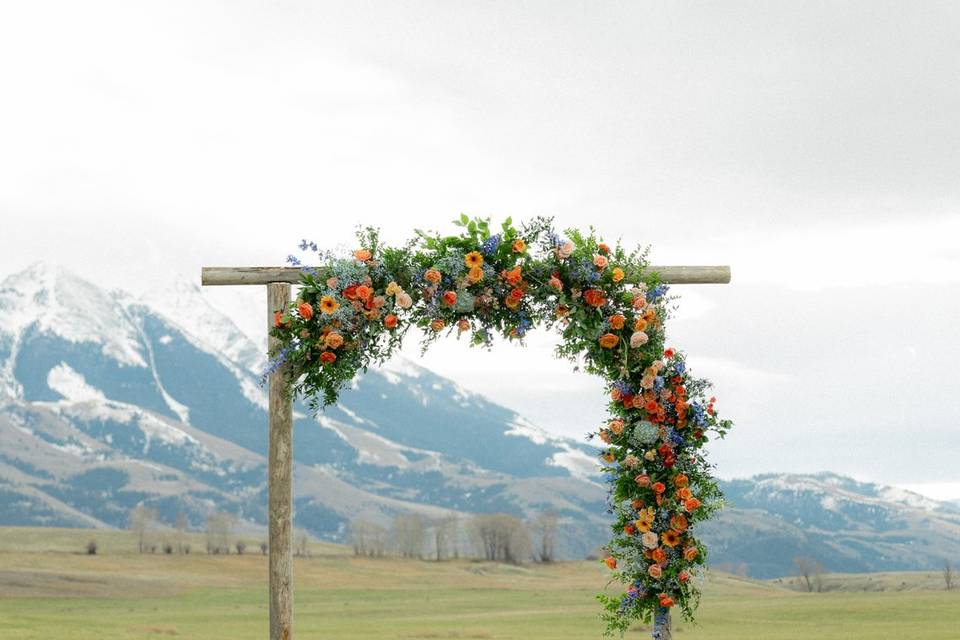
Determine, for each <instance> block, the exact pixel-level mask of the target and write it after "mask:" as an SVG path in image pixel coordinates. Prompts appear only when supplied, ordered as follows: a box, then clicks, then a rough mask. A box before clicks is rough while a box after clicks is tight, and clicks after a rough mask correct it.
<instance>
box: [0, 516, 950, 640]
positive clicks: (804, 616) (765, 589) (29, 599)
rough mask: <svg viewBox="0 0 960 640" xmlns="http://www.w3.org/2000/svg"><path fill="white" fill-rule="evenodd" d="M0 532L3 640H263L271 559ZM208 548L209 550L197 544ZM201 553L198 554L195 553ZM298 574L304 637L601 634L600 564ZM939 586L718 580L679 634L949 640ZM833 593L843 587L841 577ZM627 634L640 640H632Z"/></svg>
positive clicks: (306, 570)
mask: <svg viewBox="0 0 960 640" xmlns="http://www.w3.org/2000/svg"><path fill="white" fill-rule="evenodd" d="M90 537H91V532H88V531H79V532H78V531H69V530H47V529H40V530H37V529H29V530H28V529H0V639H2V640H7V639H10V640H13V639H17V640H29V639H33V638H36V639H40V638H43V639H49V638H58V639H59V638H64V639H77V640H85V639H90V640H93V639H96V640H104V639H108V638H153V639H156V638H165V637H170V638H196V639H214V638H217V639H219V638H231V639H237V640H243V639H246V638H251V639H253V638H256V639H257V640H260V639H262V638H265V637H266V629H267V609H266V604H265V603H266V592H265V586H264V585H265V583H266V559H265V558H264V557H263V556H261V555H260V554H259V551H257V553H256V555H250V554H248V555H244V556H235V555H234V556H207V555H205V554H191V555H190V556H177V555H173V556H165V555H139V554H135V553H131V552H130V550H131V549H132V548H133V540H132V538H131V537H130V534H128V533H125V532H99V531H98V532H96V533H95V537H96V539H97V541H98V543H99V544H100V548H101V554H99V555H96V556H87V555H84V554H82V553H81V550H82V548H83V547H84V545H85V544H86V542H87V540H88V539H89V538H90ZM198 542H199V541H198ZM198 546H202V544H199V545H198ZM311 551H312V553H313V554H314V555H313V557H311V558H298V559H297V560H296V561H295V565H294V578H295V585H296V596H295V619H296V625H295V633H294V637H295V638H323V639H325V640H326V639H331V640H333V639H336V640H341V639H342V640H348V639H349V640H364V639H368V638H369V639H373V638H376V639H377V640H383V639H385V638H406V639H417V638H420V639H443V638H456V639H466V638H477V639H479V638H490V639H508V638H509V639H514V638H515V639H530V640H537V639H547V638H550V639H567V638H570V639H572V638H578V639H579V638H597V637H599V636H600V632H601V627H600V624H599V622H598V621H597V617H596V615H597V611H598V608H597V604H596V602H595V600H594V594H595V593H596V592H597V591H598V590H600V589H602V588H603V586H604V582H605V579H604V573H603V571H602V570H601V568H600V567H599V566H598V564H597V563H588V562H571V563H558V564H556V565H552V566H540V565H529V566H523V567H511V566H503V565H495V564H489V563H479V562H468V561H458V562H442V563H432V562H420V561H413V560H399V559H385V560H369V559H357V558H353V557H351V556H349V555H346V554H345V553H344V551H345V550H344V549H343V548H342V547H337V546H335V545H320V544H318V545H315V546H314V547H313V548H312V549H311ZM932 577H934V574H878V575H877V576H851V577H850V578H849V583H848V584H847V585H846V586H847V587H848V588H857V587H856V585H858V584H864V585H865V586H867V587H871V588H877V585H878V584H879V585H883V587H882V588H884V589H887V590H874V591H834V592H830V593H824V594H806V593H799V592H797V591H794V590H791V589H786V588H784V587H783V586H781V585H779V584H777V583H775V582H774V583H771V582H756V581H751V580H745V579H740V578H736V577H732V576H728V575H722V574H718V575H713V576H710V578H709V579H708V580H707V583H706V584H705V585H704V592H705V593H704V599H703V603H702V605H701V608H700V616H699V624H698V625H697V626H690V625H688V624H685V623H682V622H681V623H680V624H679V625H678V626H679V629H678V630H677V632H676V634H675V635H676V637H677V638H686V639H689V640H694V639H697V638H710V639H712V640H725V639H728V638H729V639H733V638H736V639H737V640H742V639H744V638H763V639H770V640H778V639H787V638H797V639H799V638H804V639H806V638H811V637H817V638H818V639H831V638H837V639H841V638H842V639H854V640H856V639H860V638H864V639H866V638H870V639H882V638H897V639H898V640H903V639H912V638H916V639H918V640H919V639H931V640H932V639H944V640H947V639H950V640H954V639H956V638H958V637H960V631H958V630H960V591H953V592H949V593H948V592H945V591H942V590H934V589H933V587H934V586H937V585H936V582H935V581H933V580H932ZM831 580H834V581H836V582H837V583H839V582H842V581H843V580H844V578H843V577H835V576H834V577H831ZM628 637H632V638H642V637H645V630H644V629H641V628H637V629H635V630H632V631H631V632H630V633H629V634H628Z"/></svg>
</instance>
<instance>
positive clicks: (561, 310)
mask: <svg viewBox="0 0 960 640" xmlns="http://www.w3.org/2000/svg"><path fill="white" fill-rule="evenodd" d="M569 314H570V309H568V308H567V307H565V306H563V305H562V304H561V305H560V306H558V307H557V317H558V318H565V317H566V316H567V315H569Z"/></svg>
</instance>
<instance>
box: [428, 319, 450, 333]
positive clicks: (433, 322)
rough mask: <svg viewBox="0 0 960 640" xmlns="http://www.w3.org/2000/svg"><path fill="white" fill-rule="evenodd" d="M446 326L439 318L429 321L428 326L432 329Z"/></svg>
mask: <svg viewBox="0 0 960 640" xmlns="http://www.w3.org/2000/svg"><path fill="white" fill-rule="evenodd" d="M444 326H446V325H445V324H444V322H443V320H441V319H440V318H437V319H435V320H431V321H430V328H431V329H433V330H434V331H441V330H442V329H443V327H444Z"/></svg>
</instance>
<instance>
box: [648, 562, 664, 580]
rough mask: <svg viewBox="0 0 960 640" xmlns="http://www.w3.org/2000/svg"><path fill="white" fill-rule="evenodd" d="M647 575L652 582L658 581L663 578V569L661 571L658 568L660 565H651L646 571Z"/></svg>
mask: <svg viewBox="0 0 960 640" xmlns="http://www.w3.org/2000/svg"><path fill="white" fill-rule="evenodd" d="M647 573H648V574H649V575H650V577H651V578H653V579H654V580H659V579H660V578H662V577H663V569H661V568H660V565H658V564H652V565H650V568H649V569H647Z"/></svg>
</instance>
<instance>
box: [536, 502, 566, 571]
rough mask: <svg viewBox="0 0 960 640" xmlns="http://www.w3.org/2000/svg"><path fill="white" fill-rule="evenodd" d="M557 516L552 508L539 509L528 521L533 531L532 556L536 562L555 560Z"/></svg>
mask: <svg viewBox="0 0 960 640" xmlns="http://www.w3.org/2000/svg"><path fill="white" fill-rule="evenodd" d="M558 520H559V516H558V515H557V512H556V511H554V510H553V509H547V510H546V511H541V512H540V513H538V514H537V516H536V517H535V518H534V519H533V521H532V522H531V523H530V530H531V531H532V533H533V543H534V557H535V559H536V560H537V561H538V562H553V561H554V560H556V540H557V522H558Z"/></svg>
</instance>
